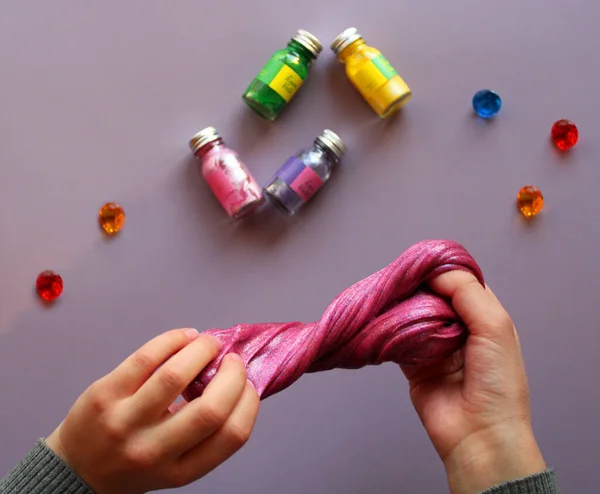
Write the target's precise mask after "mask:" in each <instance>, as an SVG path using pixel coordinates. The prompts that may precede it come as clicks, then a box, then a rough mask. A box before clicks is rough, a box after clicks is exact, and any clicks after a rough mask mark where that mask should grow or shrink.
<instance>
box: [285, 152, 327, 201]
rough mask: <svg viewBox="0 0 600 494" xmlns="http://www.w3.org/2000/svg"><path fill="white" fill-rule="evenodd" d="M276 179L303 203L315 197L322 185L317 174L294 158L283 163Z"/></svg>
mask: <svg viewBox="0 0 600 494" xmlns="http://www.w3.org/2000/svg"><path fill="white" fill-rule="evenodd" d="M276 177H277V178H279V179H280V180H282V181H284V182H285V183H286V184H287V185H288V186H289V187H290V189H292V190H293V191H294V192H295V193H296V194H298V195H299V196H300V198H301V199H302V200H303V201H304V202H306V201H308V200H309V199H310V198H311V197H312V196H313V195H315V193H316V192H317V191H318V190H319V189H320V188H321V187H322V186H323V184H324V182H323V179H321V177H319V175H318V174H317V172H315V171H314V170H313V169H312V168H311V167H309V166H306V165H305V164H304V163H303V162H302V161H300V160H299V159H298V158H296V157H295V156H292V157H291V158H290V159H289V160H287V161H286V162H285V164H284V165H283V166H282V167H281V168H280V169H279V171H278V172H277V174H276Z"/></svg>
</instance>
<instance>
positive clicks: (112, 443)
mask: <svg viewBox="0 0 600 494" xmlns="http://www.w3.org/2000/svg"><path fill="white" fill-rule="evenodd" d="M219 349H220V343H219V342H218V340H216V339H214V338H211V337H208V336H199V335H198V333H197V331H196V330H183V329H177V330H173V331H169V332H167V333H164V334H162V335H160V336H158V337H156V338H154V339H153V340H152V341H150V342H148V343H146V344H145V345H144V346H143V347H142V348H140V349H139V350H138V351H137V352H135V353H134V354H133V355H131V356H130V357H129V358H127V359H126V360H125V361H124V362H123V363H122V364H121V365H119V366H118V367H117V368H116V369H115V370H114V371H113V372H111V373H110V374H108V375H107V376H105V377H103V378H102V379H100V380H98V381H96V382H95V383H94V384H92V385H91V386H90V387H89V388H88V389H87V390H86V391H85V392H84V393H83V394H82V395H81V396H80V397H79V399H78V400H77V401H76V402H75V405H73V408H71V410H70V411H69V413H68V415H67V417H66V418H65V420H64V421H63V422H62V423H61V424H60V425H59V426H58V428H57V429H56V430H55V431H54V432H53V433H52V434H51V435H50V437H48V439H47V440H46V443H47V444H48V446H49V447H50V448H52V449H53V450H54V451H55V452H56V453H57V454H58V455H59V456H61V457H62V458H63V459H64V460H65V461H66V462H67V463H68V464H69V465H70V466H71V467H72V468H73V469H74V470H75V471H76V472H77V473H78V474H79V475H80V476H81V477H82V478H83V480H85V481H86V482H87V483H88V485H89V486H90V487H91V488H92V489H93V490H94V491H95V492H97V493H98V494H120V493H124V494H134V493H142V492H147V491H150V490H157V489H163V488H170V487H178V486H182V485H186V484H189V483H191V482H193V481H195V480H197V479H199V478H200V477H202V476H204V475H206V474H207V473H208V472H210V471H211V470H212V469H213V468H215V467H217V466H218V465H219V464H221V463H223V462H224V461H225V460H227V459H228V458H229V457H230V456H231V455H233V454H234V453H235V452H236V451H237V450H239V449H240V448H241V447H242V446H243V445H244V443H245V442H246V441H247V440H248V438H249V436H250V433H251V431H252V428H253V426H254V421H255V419H256V416H257V413H258V408H259V402H260V400H259V397H258V395H257V393H256V391H255V390H254V388H253V387H252V385H251V384H250V383H249V381H247V380H246V370H245V368H244V364H243V362H242V361H241V359H240V358H239V357H237V355H234V354H231V355H228V356H227V357H226V358H225V359H224V360H223V363H222V364H221V367H220V369H219V372H218V373H217V375H216V376H215V378H214V379H213V380H212V381H211V383H210V385H209V386H208V387H207V388H206V390H205V392H204V394H203V395H202V396H201V397H200V398H198V399H197V400H194V401H193V402H191V403H189V404H185V405H184V406H183V407H181V406H178V405H174V404H173V402H174V401H175V400H176V399H177V397H178V396H179V395H180V393H181V392H182V391H183V390H184V388H185V387H186V386H187V385H188V384H189V383H190V382H191V381H192V380H193V379H194V377H196V376H197V375H198V374H199V373H200V371H202V369H203V368H204V367H205V366H206V365H207V364H208V363H209V362H211V361H212V360H213V359H214V358H215V357H216V356H217V353H218V351H219ZM163 364H164V365H163Z"/></svg>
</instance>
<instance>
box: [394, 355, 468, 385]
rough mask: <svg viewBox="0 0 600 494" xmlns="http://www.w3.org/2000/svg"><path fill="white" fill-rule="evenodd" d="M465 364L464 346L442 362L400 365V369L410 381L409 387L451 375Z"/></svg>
mask: <svg viewBox="0 0 600 494" xmlns="http://www.w3.org/2000/svg"><path fill="white" fill-rule="evenodd" d="M464 366H465V349H464V347H463V348H461V349H460V350H457V351H456V352H454V353H453V354H452V355H450V357H448V358H447V359H446V360H444V361H443V362H438V363H435V364H433V365H428V366H422V365H401V366H400V369H401V370H402V372H403V373H404V376H405V377H406V379H408V381H409V382H410V386H411V388H412V387H414V386H418V385H420V384H422V383H424V382H426V381H434V380H438V379H440V378H443V377H446V376H451V375H453V374H456V373H457V372H459V371H461V370H462V369H463V367H464Z"/></svg>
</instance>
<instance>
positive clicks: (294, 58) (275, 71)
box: [242, 29, 323, 121]
mask: <svg viewBox="0 0 600 494" xmlns="http://www.w3.org/2000/svg"><path fill="white" fill-rule="evenodd" d="M322 49H323V47H322V46H321V43H319V40H318V39H317V38H316V37H315V36H313V35H312V34H310V33H309V32H308V31H303V30H302V29H300V30H299V31H298V32H297V33H296V35H295V36H294V37H293V38H292V39H291V40H290V42H289V43H288V45H287V47H286V48H284V49H283V50H279V51H277V52H275V53H274V54H273V56H272V57H271V59H270V60H269V61H268V62H267V64H266V65H265V66H264V67H263V69H262V70H261V71H260V73H259V74H258V75H257V76H256V78H255V79H254V80H253V81H252V83H251V84H250V86H248V89H246V92H245V93H244V95H243V96H242V98H243V100H244V101H245V102H246V104H247V105H248V106H249V107H250V108H252V109H253V110H254V111H255V112H256V113H258V114H259V115H260V116H261V117H263V118H266V119H267V120H270V121H273V120H275V119H276V118H277V117H278V116H279V114H280V113H281V112H282V111H283V109H284V108H285V107H286V105H287V104H288V103H289V102H290V100H291V99H292V98H293V97H294V94H296V92H297V91H298V89H300V86H302V83H303V82H304V80H305V79H306V76H307V75H308V69H309V67H310V65H311V64H312V62H313V61H314V60H316V58H317V57H318V56H319V53H321V50H322Z"/></svg>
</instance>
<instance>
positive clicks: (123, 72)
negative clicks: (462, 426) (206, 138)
mask: <svg viewBox="0 0 600 494" xmlns="http://www.w3.org/2000/svg"><path fill="white" fill-rule="evenodd" d="M598 16H600V4H599V3H598V2H595V1H593V0H574V1H572V2H570V3H569V4H568V5H567V4H565V3H564V2H560V1H558V0H529V1H527V2H523V1H519V0H507V1H505V2H503V3H494V2H481V1H480V0H455V1H453V2H447V1H445V0H430V1H429V2H408V1H406V2H397V1H391V0H389V1H384V0H376V1H371V2H368V3H366V2H361V1H357V0H345V1H344V0H332V1H330V2H322V1H315V0H306V1H305V2H302V4H300V3H296V4H294V3H289V2H288V3H286V4H285V5H284V4H281V3H280V2H272V1H271V2H269V1H262V0H255V1H253V2H241V1H239V0H238V1H236V0H220V1H219V2H213V3H207V2H199V1H192V0H177V1H171V2H168V1H166V0H163V1H157V0H128V1H125V2H123V1H116V0H105V1H104V2H82V1H80V0H62V1H60V2H45V1H42V0H37V1H34V0H19V1H9V0H6V1H4V2H2V4H1V5H0V67H1V72H0V74H1V78H0V111H1V118H0V142H1V147H0V211H1V213H0V232H1V233H0V273H2V277H1V279H0V392H1V396H2V402H1V405H0V445H1V447H0V472H2V473H4V472H5V471H7V470H8V469H9V468H10V467H11V466H12V465H13V464H14V463H15V462H16V461H17V460H18V459H19V458H20V457H21V455H22V454H24V453H25V451H26V450H27V449H28V448H29V447H30V446H31V445H32V444H33V442H34V441H35V440H36V438H38V437H40V436H43V435H46V434H48V433H49V432H50V431H51V430H52V429H53V428H54V426H55V425H56V424H57V423H58V422H59V421H60V420H61V419H62V417H63V416H64V414H65V413H66V411H67V410H68V408H69V407H70V405H71V403H72V402H73V401H74V400H75V398H76V397H77V396H78V395H79V394H80V393H81V392H82V391H83V390H84V388H85V387H86V386H87V385H88V384H89V383H91V382H92V381H93V380H94V379H96V378H98V377H100V376H101V375H103V374H105V373H106V372H108V371H110V370H111V369H112V368H113V367H114V366H115V365H116V364H117V363H118V362H120V361H121V360H122V359H123V358H124V357H125V356H126V355H127V354H129V353H130V352H131V351H132V350H134V349H135V348H137V347H138V346H139V345H140V344H141V343H143V342H144V341H146V340H148V339H150V338H151V337H153V336H154V335H156V334H157V333H160V332H162V331H164V330H166V329H169V328H173V327H181V326H194V327H197V328H199V329H207V328H211V327H226V326H229V325H231V324H234V323H236V322H242V321H243V322H252V321H266V320H276V321H281V320H297V319H301V320H313V319H315V318H317V317H319V315H320V314H321V311H322V310H323V309H324V308H325V307H326V306H327V304H328V303H329V301H330V300H331V299H332V298H333V297H334V296H335V295H337V294H338V292H340V291H341V290H342V289H344V288H345V287H347V286H348V285H349V284H351V283H353V282H354V281H356V280H358V279H360V278H362V277H364V276H366V275H368V274H370V273H371V272H373V271H374V270H376V269H379V268H380V267H382V266H384V265H386V264H387V263H388V262H389V261H390V260H392V259H393V258H394V257H395V256H396V255H398V254H399V253H400V252H401V251H402V250H404V249H405V248H407V247H408V246H410V245H411V244H413V243H414V242H416V241H419V240H422V239H424V238H451V239H454V240H457V241H459V242H462V243H464V244H465V245H466V246H467V247H468V248H469V249H470V250H471V252H472V253H473V254H474V256H475V257H476V258H477V259H478V261H479V262H480V264H481V266H482V267H483V269H484V272H485V273H486V275H487V280H488V282H489V283H490V284H491V285H492V287H493V288H494V289H495V291H496V292H497V294H498V296H499V297H500V298H501V300H502V301H503V302H504V304H505V305H506V307H507V308H508V310H509V311H510V313H511V314H512V315H513V317H514V319H515V321H516V324H517V326H518V328H519V330H520V334H521V339H522V344H523V349H524V353H525V357H526V362H527V365H528V372H529V377H530V383H531V389H532V400H533V413H534V418H535V428H536V432H537V435H538V439H539V441H540V443H541V447H542V449H543V451H544V454H545V456H546V458H547V460H548V462H549V463H550V464H551V465H553V466H555V467H556V468H557V469H558V471H559V475H560V480H561V483H562V486H563V487H564V489H565V492H586V491H587V492H589V491H590V490H591V489H592V487H591V486H592V485H594V484H597V483H598V482H600V472H599V471H598V468H597V465H596V460H597V454H596V452H597V444H598V443H599V442H600V428H598V427H597V417H598V407H599V406H600V391H599V390H598V386H597V376H598V374H599V372H600V359H599V358H598V355H599V353H600V337H599V336H598V330H599V329H600V328H599V327H598V323H597V310H598V309H597V305H598V301H597V300H598V293H599V289H600V284H599V281H598V280H599V275H600V269H599V267H598V263H597V256H598V251H599V249H598V240H599V239H600V222H599V221H598V211H599V207H600V199H599V198H598V187H599V186H600V169H599V167H598V157H599V156H600V149H599V148H600V135H599V129H600V116H599V112H598V109H599V103H598V101H597V98H596V94H597V80H598V76H599V72H598V64H597V53H596V51H597V49H598V34H597V22H596V20H597V19H598ZM351 25H356V26H357V27H358V28H359V29H360V30H361V32H362V33H363V34H364V36H365V37H366V39H367V40H368V42H370V43H371V44H373V45H374V46H377V47H379V48H380V49H381V50H382V51H384V53H385V54H386V55H387V57H388V58H389V59H390V61H391V62H392V63H393V64H394V65H395V66H396V68H397V69H398V71H399V72H400V74H401V75H402V76H403V77H404V78H405V79H406V81H407V82H408V83H409V85H410V86H411V87H412V89H413V91H414V98H413V100H412V101H411V102H410V104H409V105H408V106H407V107H406V109H405V111H404V112H403V113H402V114H401V115H399V117H398V118H397V119H395V120H394V121H390V122H379V121H378V120H377V118H376V117H375V115H374V114H373V113H372V112H371V110H370V109H369V108H368V107H367V105H366V104H365V103H364V102H363V101H362V99H361V98H360V97H359V96H358V94H356V93H355V91H354V90H353V89H352V88H351V87H350V85H349V83H348V82H347V81H346V79H345V76H344V73H343V68H342V66H340V65H339V64H338V63H337V62H336V61H335V60H334V57H333V54H332V53H331V52H330V51H329V49H328V48H327V49H326V50H325V51H324V53H323V54H322V55H321V57H320V58H319V60H318V62H317V63H316V65H315V67H314V69H313V71H312V73H311V77H310V80H309V81H308V82H307V84H306V86H305V87H304V88H303V90H302V92H301V93H299V95H298V96H297V97H296V98H295V101H294V103H293V104H292V105H291V107H290V108H289V109H288V111H286V112H285V114H284V116H283V117H282V118H281V119H280V120H279V121H278V122H276V123H275V124H274V125H269V124H267V123H265V122H263V121H261V120H260V119H259V118H258V117H255V116H254V115H253V114H252V113H251V112H250V111H249V110H248V109H247V108H245V107H244V106H243V103H242V102H241V99H240V95H241V93H242V91H243V90H244V89H245V87H246V85H247V83H248V82H249V81H250V79H251V78H252V77H253V76H254V75H255V73H256V72H257V71H258V70H259V69H260V67H261V65H262V64H263V63H264V62H265V60H266V59H267V57H268V56H269V55H270V53H271V52H273V51H274V50H276V49H278V48H281V47H282V46H284V45H285V43H286V41H287V39H288V38H289V37H290V36H292V35H293V33H294V32H295V30H296V29H298V28H304V29H308V30H310V31H311V32H313V33H314V34H316V35H317V36H318V37H319V38H321V40H322V41H323V42H324V44H325V45H327V46H328V45H329V43H330V42H331V40H332V39H333V37H334V36H336V35H337V34H338V33H339V32H340V31H341V30H343V29H344V28H346V27H348V26H351ZM484 87H490V88H493V89H495V90H497V91H498V92H499V94H500V95H501V96H502V98H503V101H504V108H503V110H502V112H501V113H500V115H499V116H498V117H497V118H496V119H495V120H494V121H493V122H482V121H480V120H479V119H477V118H474V117H473V115H472V111H471V108H470V100H471V97H472V95H473V93H474V92H475V91H476V90H478V89H481V88H484ZM559 118H570V119H572V120H573V121H575V122H576V123H577V124H578V126H579V128H580V132H581V140H580V143H579V144H578V146H577V147H576V148H575V149H574V150H573V152H571V153H569V154H568V155H558V153H556V152H555V151H554V150H553V149H552V147H551V145H550V143H549V138H548V136H549V131H550V127H551V125H552V123H553V122H554V121H555V120H557V119H559ZM207 125H214V126H216V127H217V128H218V129H219V130H220V131H221V133H222V134H223V136H224V137H225V139H226V141H227V143H228V144H229V145H230V146H231V147H233V148H235V149H237V150H238V151H239V152H240V153H241V154H243V156H244V158H245V160H246V162H247V164H248V165H249V166H250V167H251V168H252V170H253V171H254V173H255V175H256V177H257V178H258V179H259V181H261V182H264V181H265V180H267V179H268V178H269V177H270V176H271V174H272V173H273V171H274V170H275V169H276V168H277V167H278V166H279V165H280V164H281V163H282V162H283V161H285V159H286V158H287V157H288V156H289V155H290V153H293V152H295V151H296V150H297V149H298V148H300V147H303V146H305V145H307V144H309V143H310V142H311V141H312V140H313V139H314V137H315V136H316V135H317V133H318V132H320V131H321V130H322V129H323V128H324V127H330V128H331V129H333V130H334V131H335V132H338V133H339V134H340V135H341V136H342V137H343V138H344V139H345V141H346V143H347V144H348V147H349V148H350V152H349V154H348V155H347V157H346V159H345V160H344V162H343V165H342V166H341V167H339V169H338V170H337V173H336V174H335V176H334V177H333V179H332V180H331V183H330V184H328V186H327V188H326V189H324V190H323V191H322V193H320V194H319V195H318V197H317V198H315V200H314V202H313V203H312V204H311V206H310V207H307V208H306V209H305V210H304V211H303V213H302V214H301V215H300V216H298V217H297V218H295V219H293V220H288V219H285V218H282V217H280V216H278V215H277V214H275V213H274V212H269V211H265V212H264V213H263V214H261V215H259V216H257V217H256V218H255V219H253V220H251V221H249V222H247V223H238V224H232V223H230V222H229V221H228V220H227V219H226V218H225V217H224V215H223V213H222V212H221V211H220V209H219V206H218V205H217V204H216V202H215V201H214V200H213V198H212V197H211V195H210V193H209V192H208V191H207V189H206V187H205V186H204V184H203V183H202V181H201V179H200V177H199V175H198V173H197V169H196V168H195V166H194V163H193V161H192V160H191V159H190V157H189V153H188V149H187V139H188V137H189V136H190V135H191V134H192V133H194V132H195V131H196V130H198V129H199V128H202V127H204V126H207ZM528 183H532V184H535V185H537V186H538V187H540V188H541V189H542V190H543V192H544V193H545V196H546V202H547V207H546V209H545V211H544V212H543V214H542V215H541V217H539V218H538V219H537V221H535V222H534V223H532V224H529V225H527V224H525V223H524V222H523V221H521V220H520V218H519V216H518V215H517V213H516V209H515V206H514V198H515V195H516V193H517V191H518V189H519V188H520V187H521V186H522V185H525V184H528ZM110 200H114V201H118V202H120V203H122V204H123V205H124V207H125V208H126V211H127V224H126V227H125V229H124V231H123V232H122V235H120V237H119V238H116V239H114V240H111V241H108V240H105V239H104V238H103V237H102V236H101V235H100V233H99V230H98V227H97V224H96V219H95V218H96V212H97V209H98V208H99V207H100V205H101V204H102V203H104V202H106V201H110ZM390 225H391V226H392V227H393V228H392V229H391V231H390ZM48 268H52V269H56V270H58V271H60V272H61V273H62V275H63V277H64V280H65V292H64V295H63V297H62V299H61V300H60V301H59V303H58V304H56V305H55V306H54V307H52V308H50V309H47V308H44V307H42V306H41V304H39V303H38V301H37V299H36V297H35V296H34V294H33V283H34V281H35V277H36V276H37V274H38V272H40V271H41V270H43V269H48ZM445 490H446V486H445V479H444V473H443V470H442V466H441V465H440V463H439V460H438V459H437V457H436V454H435V452H434V451H433V449H432V447H431V446H430V444H429V442H428V439H427V437H426V434H425V432H424V431H423V430H422V428H421V426H420V423H419V421H418V419H417V417H416V416H415V413H414V412H413V410H412V408H411V405H410V402H409V399H408V396H407V386H406V383H405V382H404V379H403V377H402V375H401V373H400V372H399V371H398V370H397V369H396V368H394V367H393V366H385V367H382V368H372V369H366V370H361V371H352V372H351V371H336V372H329V373H324V374H320V375H312V376H308V377H305V378H303V379H302V380H301V381H300V382H299V383H298V384H296V385H294V386H293V387H292V388H290V389H289V390H288V391H286V392H284V393H282V394H281V395H278V396H276V397H273V398H271V399H269V400H267V401H266V402H265V403H264V404H263V407H262V411H261V415H260V419H259V422H258V424H257V428H256V431H255V434H254V436H253V438H252V440H251V442H250V443H249V444H248V446H247V447H246V448H245V449H244V450H243V451H242V452H241V453H240V454H238V455H237V456H236V457H235V458H234V459H232V460H231V461H230V462H229V463H227V464H226V465H224V466H223V467H221V468H219V469H218V470H217V471H215V472H214V473H213V474H211V475H210V476H208V477H207V478H205V479H204V480H202V481H200V483H199V484H197V485H193V486H190V487H188V488H187V489H182V490H181V491H180V492H190V493H191V492H198V491H201V492H219V493H222V494H227V493H232V494H233V493H236V494H237V493H241V492H244V493H246V492H247V493H255V492H256V493H258V492H261V493H265V494H266V493H273V494H276V493H277V494H279V493H283V492H285V493H286V494H296V493H298V494H299V493H306V492H314V493H331V492H345V493H349V494H350V493H356V494H358V493H365V492H377V493H382V494H386V493H399V492H407V493H409V492H410V493H417V492H418V493H421V492H423V493H431V492H444V491H445Z"/></svg>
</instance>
